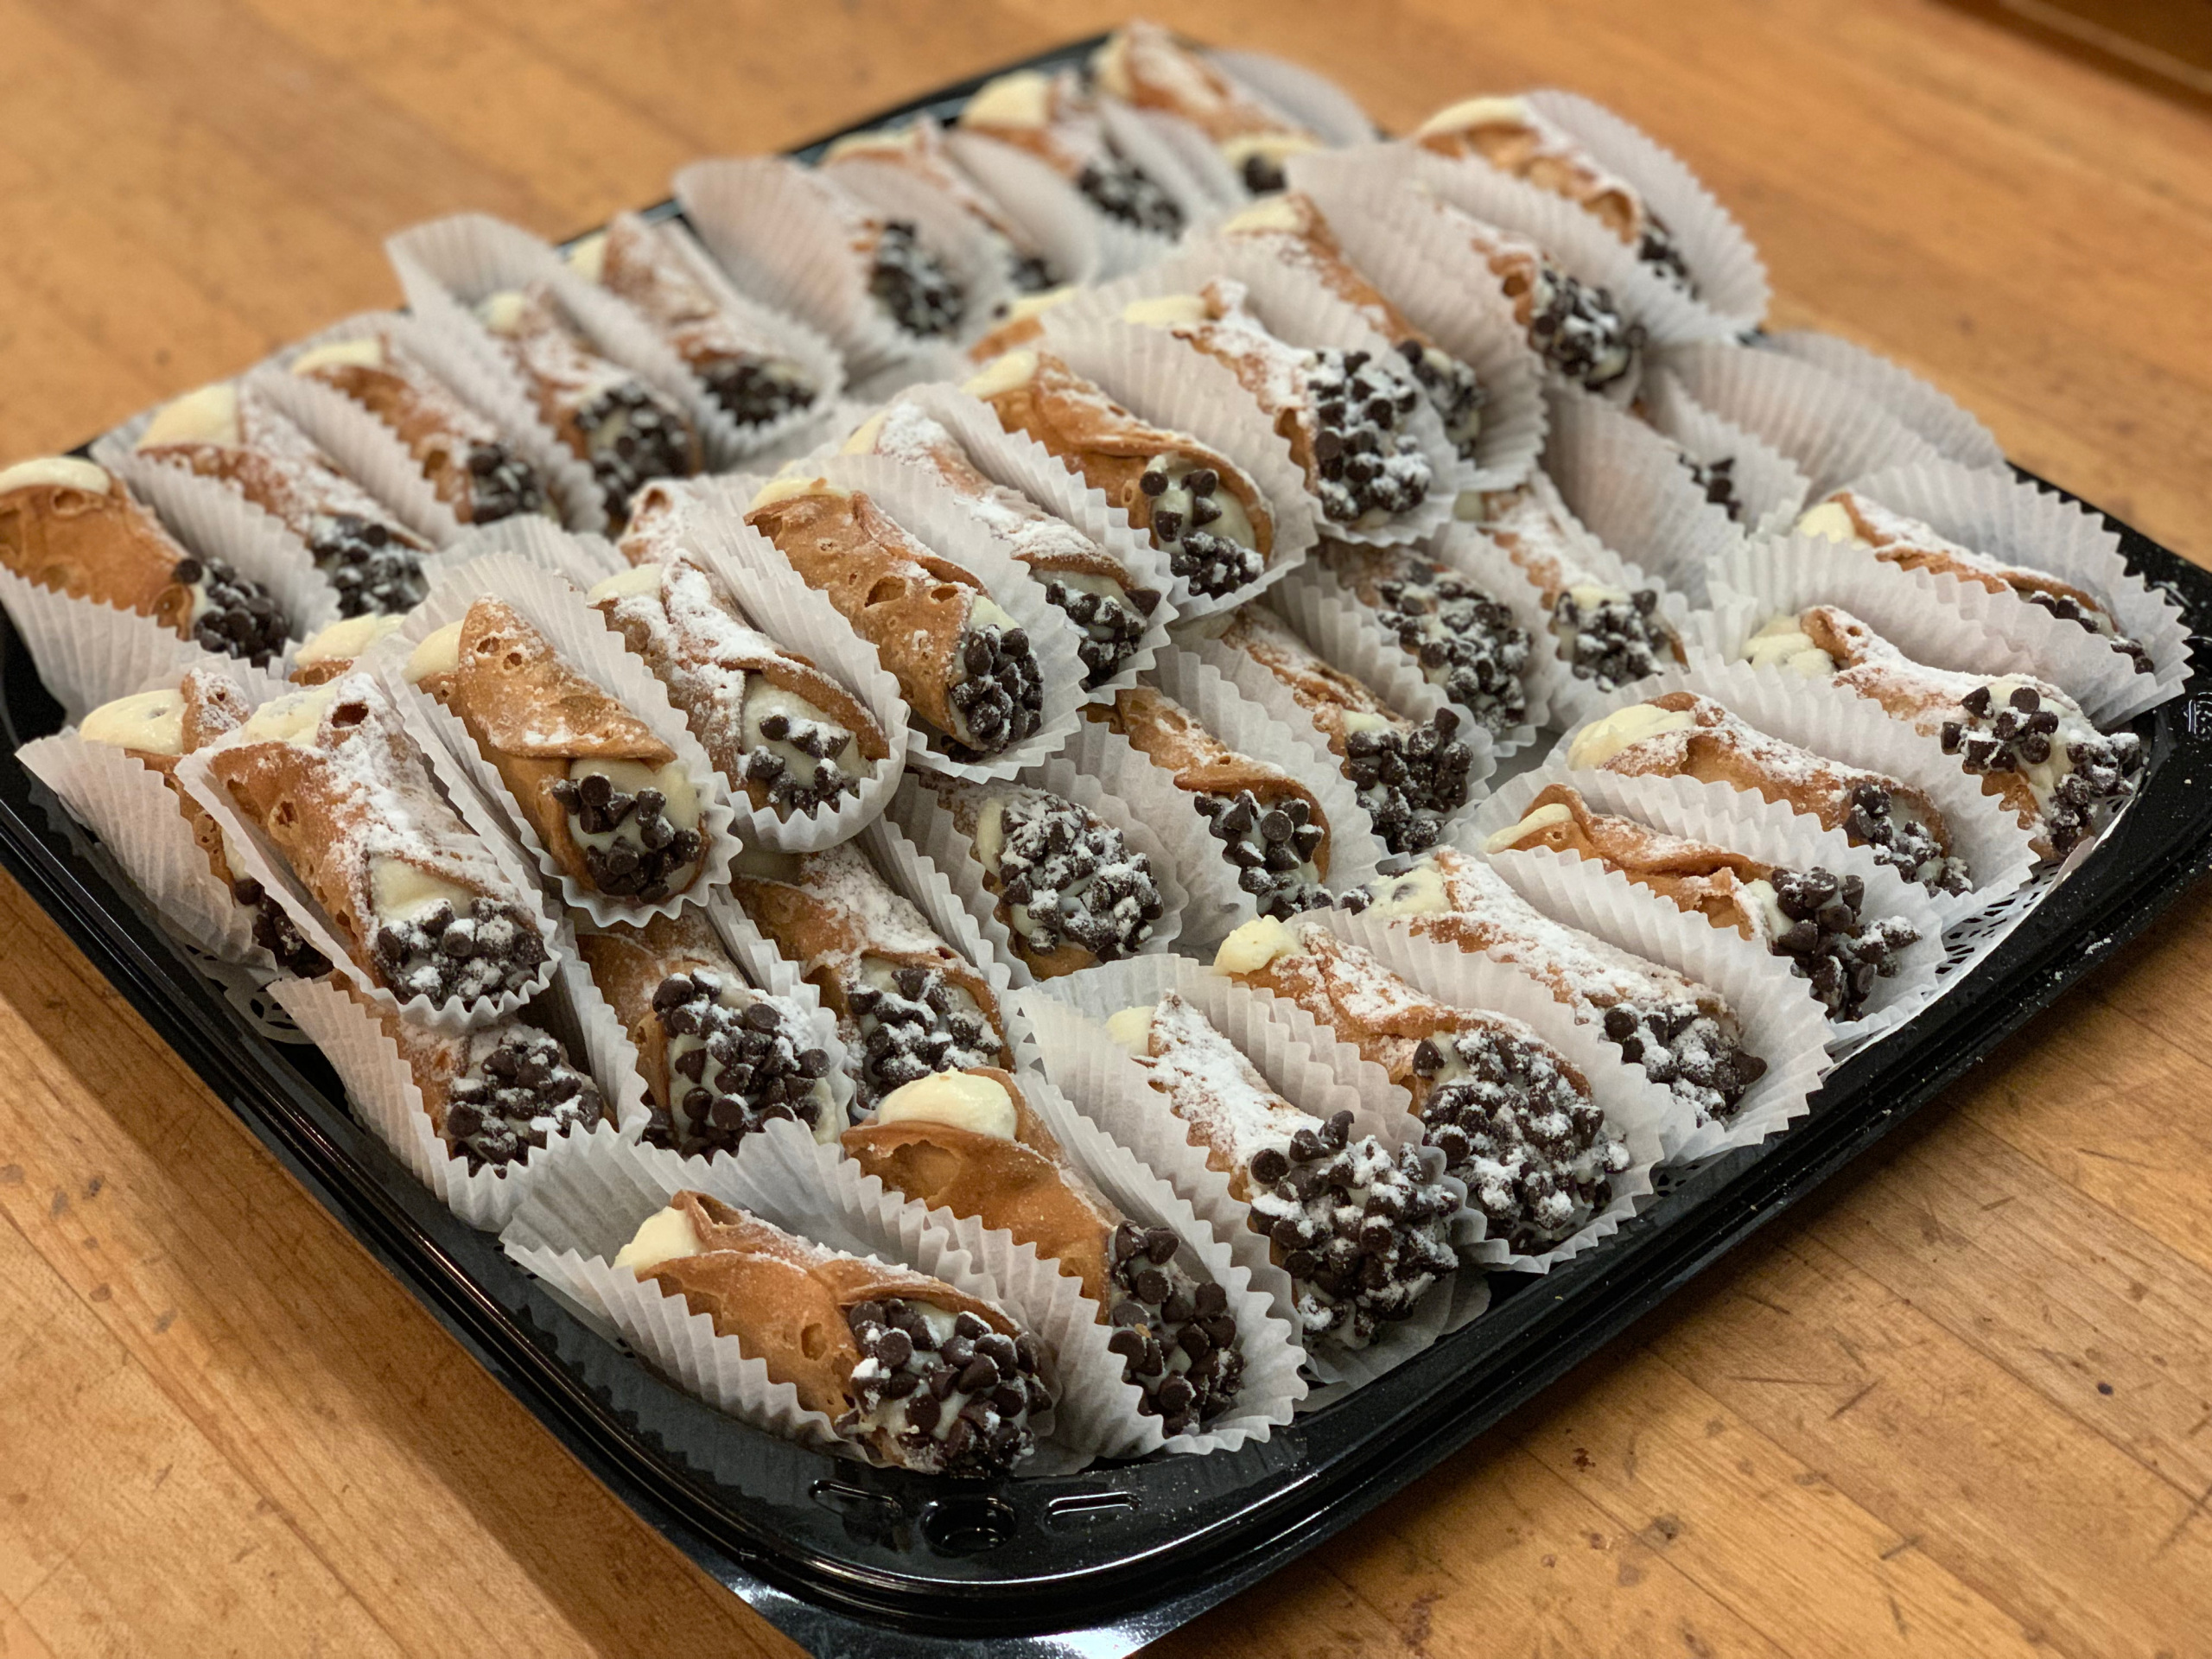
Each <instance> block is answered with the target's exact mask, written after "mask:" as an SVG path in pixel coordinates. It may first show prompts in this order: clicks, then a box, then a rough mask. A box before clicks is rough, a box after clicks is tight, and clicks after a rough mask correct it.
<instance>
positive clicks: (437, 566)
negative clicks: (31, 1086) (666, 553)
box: [423, 513, 629, 589]
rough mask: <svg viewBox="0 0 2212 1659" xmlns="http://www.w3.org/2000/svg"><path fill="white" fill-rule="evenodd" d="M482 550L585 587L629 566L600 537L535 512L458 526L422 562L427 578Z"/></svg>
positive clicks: (475, 556)
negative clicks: (449, 540) (449, 541)
mask: <svg viewBox="0 0 2212 1659" xmlns="http://www.w3.org/2000/svg"><path fill="white" fill-rule="evenodd" d="M487 553H507V554H512V555H513V556H516V557H518V558H521V559H525V560H527V561H528V562H529V563H532V564H535V565H539V566H542V567H543V569H547V570H550V571H551V572H553V573H554V574H555V575H557V576H559V577H561V578H562V579H563V581H565V582H570V583H572V584H573V585H574V586H575V587H576V588H580V589H581V588H591V587H593V586H594V585H595V584H597V583H599V582H604V581H606V580H607V577H609V576H612V575H619V574H620V572H622V571H624V570H626V569H628V568H629V566H628V565H627V564H626V563H625V562H624V560H623V557H622V556H621V555H620V553H618V552H616V551H615V550H614V543H612V542H610V541H608V540H607V537H604V536H595V535H591V534H588V533H587V534H579V533H577V532H575V531H566V530H563V529H562V528H561V527H560V526H559V525H558V524H555V523H554V522H553V521H552V520H551V519H550V518H542V517H540V516H539V515H538V514H537V513H531V514H529V515H527V516H525V517H518V518H501V519H499V520H497V521H496V522H494V523H492V524H478V525H474V526H473V527H471V528H470V529H468V530H466V531H462V532H461V537H460V538H459V539H458V540H456V541H455V542H454V543H453V545H452V546H450V547H448V548H446V549H444V550H442V551H440V552H438V553H437V554H435V555H434V556H432V558H431V559H430V560H429V561H427V562H426V563H424V565H423V569H424V570H425V571H426V572H427V573H428V574H429V577H430V580H431V581H432V582H437V581H438V580H439V579H440V578H442V577H443V576H445V575H448V573H449V572H452V571H454V570H457V569H461V567H462V566H464V565H466V564H467V563H469V562H470V561H471V560H474V559H480V558H482V557H483V556H485V555H486V554H487Z"/></svg>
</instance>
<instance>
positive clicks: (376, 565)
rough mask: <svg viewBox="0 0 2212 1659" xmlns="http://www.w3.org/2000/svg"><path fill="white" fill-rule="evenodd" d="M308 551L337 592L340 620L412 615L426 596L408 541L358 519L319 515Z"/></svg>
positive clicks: (420, 569)
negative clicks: (343, 617) (360, 617)
mask: <svg viewBox="0 0 2212 1659" xmlns="http://www.w3.org/2000/svg"><path fill="white" fill-rule="evenodd" d="M308 553H309V554H311V555H312V556H314V558H315V569H318V570H320V571H321V572H322V574H323V575H326V576H327V577H329V578H330V585H331V586H332V587H334V588H336V589H337V590H338V613H339V614H340V616H364V615H367V614H370V613H375V614H377V615H379V616H396V615H397V614H398V613H400V612H402V611H411V610H413V609H414V608H415V607H416V606H417V605H420V604H421V603H422V602H423V595H424V594H427V593H428V592H429V581H428V579H427V578H425V577H424V575H423V558H422V554H421V551H420V550H418V549H417V548H416V546H415V545H414V544H413V538H412V537H406V538H404V539H403V537H401V536H400V535H396V534H395V533H394V532H393V531H392V528H391V526H390V525H389V524H379V523H378V522H377V521H376V520H374V519H372V518H362V517H361V516H360V515H359V514H358V513H352V512H334V513H326V514H324V515H322V516H321V518H318V519H317V521H316V524H315V535H314V537H313V539H312V540H311V541H309V543H308Z"/></svg>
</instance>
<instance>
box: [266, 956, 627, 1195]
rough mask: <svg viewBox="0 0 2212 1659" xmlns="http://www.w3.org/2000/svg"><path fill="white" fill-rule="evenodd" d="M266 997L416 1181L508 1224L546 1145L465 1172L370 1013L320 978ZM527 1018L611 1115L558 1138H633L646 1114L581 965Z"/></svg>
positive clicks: (282, 983)
mask: <svg viewBox="0 0 2212 1659" xmlns="http://www.w3.org/2000/svg"><path fill="white" fill-rule="evenodd" d="M270 995H272V996H274V997H275V998H276V999H277V1002H278V1003H279V1004H280V1005H281V1006H282V1007H283V1009H284V1012H285V1013H287V1014H290V1015H291V1016H292V1019H293V1020H294V1022H295V1023H296V1024H297V1025H298V1027H300V1029H301V1030H302V1031H303V1032H305V1033H307V1034H308V1037H309V1038H310V1039H312V1040H313V1041H314V1043H315V1046H316V1047H318V1048H320V1049H321V1051H322V1054H323V1058H325V1059H327V1060H328V1061H329V1062H330V1065H331V1067H332V1069H333V1070H334V1071H336V1072H337V1073H338V1076H339V1079H340V1082H342V1083H343V1084H345V1086H346V1097H347V1098H348V1099H349V1100H350V1101H352V1102H353V1106H354V1109H355V1111H356V1114H357V1115H358V1116H359V1117H360V1119H361V1120H362V1122H365V1123H366V1124H367V1125H368V1127H369V1128H370V1129H372V1131H373V1132H374V1133H375V1135H376V1137H377V1139H378V1140H379V1141H383V1142H384V1143H385V1146H386V1147H390V1148H391V1153H392V1155H393V1156H394V1157H396V1158H397V1159H398V1160H400V1162H402V1163H403V1164H405V1165H406V1166H407V1167H408V1170H409V1171H410V1173H412V1174H413V1175H414V1177H415V1178H416V1179H417V1180H419V1181H421V1182H422V1183H423V1185H425V1186H427V1187H429V1189H430V1191H431V1192H434V1193H435V1194H436V1195H437V1198H438V1199H439V1201H440V1202H441V1203H442V1204H443V1205H445V1206H446V1207H447V1208H448V1210H450V1211H453V1212H454V1214H455V1215H456V1216H459V1217H461V1219H462V1220H463V1221H465V1222H467V1224H469V1225H470V1226H472V1227H477V1228H481V1229H482V1230H485V1231H486V1232H496V1231H497V1230H499V1228H501V1227H503V1226H505V1224H506V1223H507V1220H508V1217H511V1216H512V1215H513V1214H514V1212H515V1210H516V1208H517V1206H518V1205H520V1204H521V1202H522V1200H523V1197H524V1193H526V1192H528V1191H529V1189H530V1187H531V1184H532V1182H533V1181H534V1180H535V1179H536V1177H537V1173H538V1172H539V1170H540V1169H541V1168H542V1166H543V1162H544V1160H545V1159H546V1154H547V1150H548V1149H547V1148H546V1147H532V1148H531V1150H530V1153H529V1154H528V1155H527V1156H526V1157H524V1158H523V1159H521V1160H518V1161H517V1162H515V1163H512V1164H508V1165H505V1166H500V1165H493V1164H486V1165H483V1166H480V1167H479V1168H478V1169H477V1170H475V1171H474V1173H471V1172H470V1170H469V1167H468V1160H467V1157H465V1156H462V1155H459V1154H454V1153H453V1152H451V1151H449V1150H448V1148H447V1147H446V1144H445V1142H444V1141H441V1140H439V1139H438V1137H437V1135H436V1133H435V1131H434V1130H433V1129H432V1128H431V1127H430V1114H429V1108H428V1107H427V1106H426V1105H424V1103H423V1091H422V1090H421V1089H420V1088H418V1087H417V1086H416V1082H415V1077H414V1074H413V1073H412V1072H411V1071H409V1070H408V1066H407V1062H406V1060H405V1059H404V1058H402V1057H401V1054H400V1052H399V1046H398V1045H397V1044H396V1043H395V1042H393V1041H392V1039H391V1037H390V1036H389V1035H388V1034H387V1033H385V1029H384V1027H382V1026H381V1025H379V1024H378V1022H377V1020H375V1019H374V1018H373V1017H372V1015H371V1014H369V1013H368V1012H367V1010H365V1009H364V1008H363V1007H360V1005H359V1004H358V1003H356V1002H355V1001H353V999H352V998H351V997H349V996H347V995H346V994H345V992H343V991H341V990H340V989H339V988H337V987H336V986H334V985H333V984H332V983H331V982H329V981H327V980H323V979H280V980H279V981H277V983H276V984H275V985H273V986H271V987H270ZM585 998H588V999H589V1003H590V1005H591V1006H589V1007H586V1006H585V1005H584V1001H583V999H585ZM525 1018H526V1019H527V1020H528V1021H529V1023H531V1024H533V1025H537V1026H538V1027H540V1028H541V1029H543V1030H547V1031H550V1032H551V1033H553V1034H554V1035H555V1036H556V1037H558V1038H560V1039H561V1041H562V1046H563V1048H565V1049H566V1050H567V1051H568V1054H569V1063H570V1064H571V1065H575V1066H577V1067H579V1068H581V1069H582V1070H585V1071H589V1072H590V1073H591V1075H592V1080H593V1082H594V1083H595V1084H598V1086H599V1091H600V1097H601V1099H602V1100H603V1101H605V1102H606V1103H607V1107H608V1108H609V1109H611V1110H612V1111H613V1113H614V1115H615V1121H614V1122H613V1123H608V1122H607V1121H606V1120H604V1119H601V1122H599V1123H597V1124H595V1125H594V1126H593V1127H592V1128H590V1129H588V1130H584V1131H577V1130H571V1131H569V1135H565V1136H562V1137H559V1139H560V1140H564V1141H565V1140H575V1139H582V1140H604V1141H607V1142H610V1143H612V1142H613V1141H617V1140H634V1139H635V1138H636V1136H637V1135H638V1133H639V1130H641V1129H642V1128H644V1127H645V1116H646V1113H647V1110H648V1109H647V1107H646V1105H645V1084H644V1082H643V1080H642V1079H640V1078H639V1077H638V1076H637V1073H636V1071H635V1070H634V1068H633V1069H631V1070H629V1071H624V1070H623V1069H622V1067H621V1065H620V1054H619V1052H617V1051H616V1050H615V1049H613V1047H611V1046H609V1043H610V1040H611V1039H613V1037H614V1036H616V1035H617V1034H618V1033H616V1032H615V1031H614V1029H613V1014H611V1013H610V1012H609V1011H608V1009H607V1005H606V1003H605V1002H604V1001H600V1000H599V994H598V992H597V991H596V990H595V989H594V988H593V987H592V984H591V982H590V978H589V976H587V975H585V974H584V972H583V969H582V965H581V964H580V963H575V962H574V961H564V962H563V963H562V965H561V968H560V970H559V972H558V973H557V974H556V976H555V979H554V982H553V984H552V986H551V987H550V988H549V989H548V991H547V992H546V994H545V995H543V996H542V997H540V998H538V999H537V1001H536V1002H535V1003H534V1004H533V1006H532V1007H531V1009H530V1011H529V1013H528V1014H527V1015H526V1016H525ZM594 1026H596V1027H598V1029H597V1030H596V1031H594V1030H593V1029H592V1027H594Z"/></svg>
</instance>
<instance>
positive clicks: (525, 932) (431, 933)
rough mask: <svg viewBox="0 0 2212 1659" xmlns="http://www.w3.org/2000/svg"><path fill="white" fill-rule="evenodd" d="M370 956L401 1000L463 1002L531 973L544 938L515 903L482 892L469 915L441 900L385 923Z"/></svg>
mask: <svg viewBox="0 0 2212 1659" xmlns="http://www.w3.org/2000/svg"><path fill="white" fill-rule="evenodd" d="M369 956H370V961H371V963H372V965H373V967H374V969H375V970H376V974H377V977H378V980H379V981H381V982H383V984H384V985H385V987H386V988H389V989H390V990H391V993H392V995H395V996H397V997H398V998H399V999H400V1001H403V1002H404V1001H407V1000H408V999H409V998H410V997H415V996H426V997H428V998H429V1000H430V1001H432V1002H433V1003H435V1004H439V1005H443V1004H445V1003H447V1002H451V1001H459V1002H461V1004H462V1005H463V1006H466V1005H467V1004H469V1003H472V1002H476V1001H481V1000H484V999H486V998H491V997H497V996H499V995H501V994H502V993H505V992H508V991H519V990H521V989H522V988H524V986H525V985H527V984H528V983H529V982H531V980H533V979H535V978H536V977H537V971H538V969H540V968H541V967H543V964H544V962H545V941H544V939H543V938H541V937H540V936H539V933H538V931H537V924H536V923H535V922H534V921H533V920H532V919H531V916H530V914H529V912H526V911H524V909H523V908H522V907H521V906H519V905H516V904H514V903H512V902H511V901H509V900H507V899H496V898H493V897H492V896H491V895H489V894H484V895H480V896H479V897H478V898H477V899H476V900H475V902H474V904H473V905H472V906H470V909H469V913H468V914H467V915H466V916H460V915H456V914H455V913H454V908H453V906H451V905H448V904H447V903H445V902H444V901H442V900H441V901H440V902H438V903H437V904H435V905H433V906H431V907H430V908H429V910H428V911H426V912H423V914H422V915H420V916H417V917H415V918H411V919H410V920H407V921H386V922H384V923H382V924H381V925H379V926H378V929H377V934H376V938H375V940H374V941H373V942H372V944H371V946H370V951H369Z"/></svg>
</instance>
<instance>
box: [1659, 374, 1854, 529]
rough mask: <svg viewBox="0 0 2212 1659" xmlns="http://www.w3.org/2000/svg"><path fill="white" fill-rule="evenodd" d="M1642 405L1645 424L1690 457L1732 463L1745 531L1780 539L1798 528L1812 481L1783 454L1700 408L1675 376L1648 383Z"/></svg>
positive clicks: (1665, 376)
mask: <svg viewBox="0 0 2212 1659" xmlns="http://www.w3.org/2000/svg"><path fill="white" fill-rule="evenodd" d="M1637 404H1638V407H1639V408H1640V409H1641V410H1642V411H1643V417H1644V419H1646V420H1647V421H1649V423H1651V425H1652V426H1653V427H1654V428H1655V429H1656V430H1658V431H1660V432H1662V433H1663V434H1665V435H1667V436H1668V437H1669V438H1672V439H1673V440H1674V441H1675V442H1676V443H1678V444H1680V445H1681V447H1682V448H1683V451H1684V452H1685V453H1686V454H1690V455H1693V456H1694V457H1695V458H1696V459H1698V460H1699V461H1705V462H1707V463H1708V464H1709V463H1711V462H1713V461H1729V462H1732V467H1731V468H1730V477H1731V478H1732V480H1733V481H1734V484H1735V486H1736V499H1738V501H1741V502H1742V503H1743V504H1744V518H1743V528H1744V530H1745V531H1747V532H1748V533H1750V534H1751V535H1754V536H1761V535H1766V536H1778V535H1782V534H1784V533H1786V532H1787V531H1789V527H1790V525H1792V524H1796V522H1797V515H1798V514H1799V513H1801V512H1803V511H1804V510H1805V500H1806V497H1807V495H1808V493H1809V492H1810V491H1811V489H1812V487H1813V481H1812V480H1810V479H1808V478H1807V477H1806V476H1805V474H1803V473H1802V472H1801V471H1799V470H1798V467H1797V463H1796V461H1792V460H1790V459H1789V456H1787V455H1785V454H1783V453H1782V451H1781V450H1779V449H1777V448H1775V447H1774V446H1773V445H1772V444H1770V443H1769V442H1767V441H1766V440H1765V439H1764V438H1762V437H1758V436H1755V435H1752V434H1751V433H1750V432H1748V431H1746V430H1745V429H1743V428H1742V427H1740V426H1738V425H1737V424H1736V423H1734V422H1733V421H1728V420H1723V419H1722V418H1721V417H1720V416H1718V415H1716V414H1714V413H1713V411H1712V410H1709V409H1707V408H1706V407H1705V406H1704V405H1703V404H1700V403H1697V402H1696V401H1695V400H1694V399H1693V398H1692V397H1690V395H1689V394H1688V392H1686V391H1683V390H1682V387H1681V382H1680V381H1678V380H1676V379H1675V378H1674V377H1673V376H1672V375H1668V374H1656V375H1652V376H1650V377H1649V378H1647V379H1646V380H1645V381H1644V383H1643V387H1642V388H1641V390H1640V391H1639V393H1638V397H1637Z"/></svg>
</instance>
